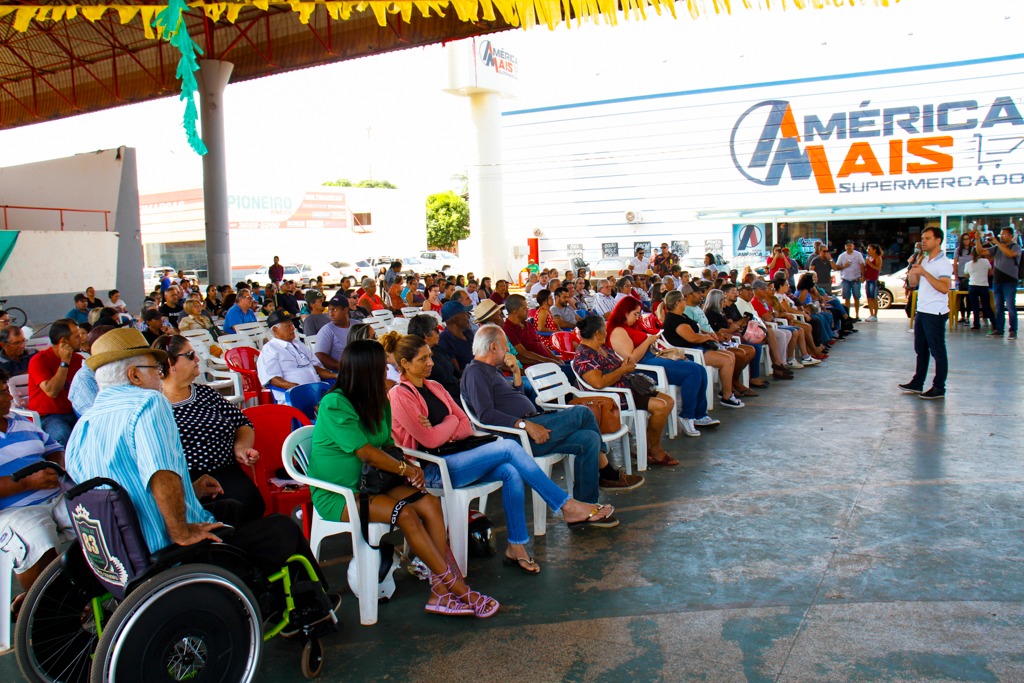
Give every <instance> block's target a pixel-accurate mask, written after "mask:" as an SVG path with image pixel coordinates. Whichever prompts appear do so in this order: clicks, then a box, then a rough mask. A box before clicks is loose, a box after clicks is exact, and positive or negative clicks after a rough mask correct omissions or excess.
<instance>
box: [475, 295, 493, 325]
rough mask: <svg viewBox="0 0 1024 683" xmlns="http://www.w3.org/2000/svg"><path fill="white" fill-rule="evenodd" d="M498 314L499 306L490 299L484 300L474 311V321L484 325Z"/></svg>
mask: <svg viewBox="0 0 1024 683" xmlns="http://www.w3.org/2000/svg"><path fill="white" fill-rule="evenodd" d="M497 312H498V304H496V303H494V302H493V301H491V300H490V299H484V300H483V301H481V302H480V303H478V304H477V305H476V308H474V309H473V320H475V321H476V322H478V323H482V322H483V321H485V320H487V319H488V318H490V317H491V316H493V315H494V314H495V313H497Z"/></svg>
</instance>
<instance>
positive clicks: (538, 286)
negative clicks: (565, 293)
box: [530, 271, 549, 299]
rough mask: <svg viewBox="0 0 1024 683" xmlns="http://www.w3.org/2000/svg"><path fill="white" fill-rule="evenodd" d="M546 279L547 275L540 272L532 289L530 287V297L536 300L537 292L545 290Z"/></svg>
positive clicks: (546, 286) (546, 285)
mask: <svg viewBox="0 0 1024 683" xmlns="http://www.w3.org/2000/svg"><path fill="white" fill-rule="evenodd" d="M548 279H549V278H548V274H547V273H546V272H544V271H541V273H540V275H539V276H538V278H537V282H536V283H535V284H534V285H533V286H532V287H530V296H532V297H533V298H534V299H536V298H537V292H539V291H540V290H542V289H547V288H548Z"/></svg>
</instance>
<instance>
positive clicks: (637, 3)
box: [0, 0, 899, 39]
mask: <svg viewBox="0 0 1024 683" xmlns="http://www.w3.org/2000/svg"><path fill="white" fill-rule="evenodd" d="M271 2H273V4H274V5H276V6H280V5H288V6H289V7H291V10H292V11H293V12H294V13H295V14H296V15H298V16H297V18H298V20H299V21H300V22H301V23H303V24H308V23H309V21H310V19H311V18H312V16H313V13H314V12H315V11H316V9H317V7H319V6H323V7H324V9H325V11H326V13H327V16H328V17H330V18H331V19H333V20H335V21H345V20H348V19H350V18H351V17H352V13H353V12H364V11H366V10H367V9H369V10H370V11H371V12H373V15H374V17H375V18H376V19H377V23H378V24H379V25H380V26H382V27H383V26H386V25H387V15H388V14H398V15H400V16H401V18H402V21H404V22H405V23H410V22H411V21H412V20H413V17H414V16H416V15H419V16H421V17H424V18H429V17H431V16H432V15H436V16H438V17H444V16H445V12H446V10H448V9H452V10H454V11H455V15H456V16H457V17H458V18H459V20H460V21H465V22H473V21H478V20H480V19H483V20H484V21H495V20H496V19H497V17H498V16H500V17H501V19H502V20H503V21H505V22H506V23H508V24H510V25H512V26H521V27H523V28H530V27H532V26H537V25H541V24H543V25H545V26H547V27H548V28H549V29H554V28H555V27H556V26H558V25H559V24H561V23H565V24H566V25H569V24H570V19H569V17H571V16H575V17H576V25H577V26H579V25H580V24H582V22H584V21H593V22H597V21H603V22H604V23H607V24H611V25H615V24H617V23H618V20H619V16H620V14H621V16H622V17H624V18H625V19H626V20H627V21H628V20H629V19H630V18H631V17H632V18H635V19H647V11H648V10H649V9H653V10H654V12H655V14H658V15H660V14H661V10H662V9H663V8H664V9H667V10H668V11H669V13H670V14H671V15H672V17H676V10H675V2H674V1H673V0H621V5H620V0H238V1H236V2H204V1H202V0H199V1H197V2H191V3H189V7H191V8H193V9H195V10H198V11H201V12H203V13H204V14H205V15H206V16H207V17H209V19H210V20H211V21H214V22H217V21H220V20H222V19H223V20H226V21H228V22H230V23H232V24H233V23H235V21H237V19H238V16H239V13H240V12H241V11H242V10H243V9H244V8H246V7H254V8H256V9H260V10H262V11H264V12H265V11H267V10H268V9H269V8H270V5H271ZM685 2H686V10H687V13H688V14H689V15H690V17H692V18H694V19H697V18H699V17H700V16H701V15H705V14H710V13H712V12H713V13H715V14H727V15H728V14H732V10H733V1H732V0H685ZM741 2H742V7H743V9H745V10H755V9H760V10H765V11H771V10H772V0H757V1H756V2H754V1H753V0H741ZM790 2H791V3H792V5H791V6H792V7H794V8H796V9H799V10H805V9H816V10H821V9H829V8H842V7H854V6H857V5H861V6H867V5H873V6H875V7H890V6H892V5H895V4H896V3H898V2H899V0H776V3H775V5H776V7H777V8H778V7H781V9H783V10H786V9H788V8H789V7H788V5H789V3H790ZM165 8H166V5H122V4H109V5H42V4H40V5H19V6H11V5H3V6H0V19H3V18H5V17H9V16H10V15H12V14H13V15H14V21H13V22H12V27H13V28H14V30H15V31H18V32H19V33H23V32H25V31H27V30H28V29H29V26H30V25H31V23H32V22H33V21H36V22H40V23H42V22H58V21H71V20H73V19H75V18H76V17H77V16H78V15H79V14H81V15H82V16H83V17H85V18H86V19H87V20H89V21H93V22H95V21H99V20H100V19H102V18H103V16H104V14H105V13H106V12H107V10H113V11H115V12H117V15H118V19H119V20H120V22H121V23H122V24H128V23H130V22H131V21H133V20H134V19H135V18H136V17H140V18H141V19H140V20H141V21H142V24H143V30H144V31H145V35H146V37H147V38H150V39H156V38H159V33H160V32H159V30H156V31H155V30H154V29H153V26H152V23H153V17H154V16H156V14H157V13H158V12H160V11H161V10H163V9H165Z"/></svg>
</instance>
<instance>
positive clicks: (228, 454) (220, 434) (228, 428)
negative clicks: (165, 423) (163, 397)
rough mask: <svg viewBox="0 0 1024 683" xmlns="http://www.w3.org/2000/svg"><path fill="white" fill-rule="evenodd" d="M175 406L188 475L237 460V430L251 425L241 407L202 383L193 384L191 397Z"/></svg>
mask: <svg viewBox="0 0 1024 683" xmlns="http://www.w3.org/2000/svg"><path fill="white" fill-rule="evenodd" d="M172 407H173V408H174V421H175V422H177V423H178V432H179V433H180V436H181V445H182V447H183V448H184V449H185V459H186V460H187V461H188V472H189V475H191V476H192V477H197V476H199V475H200V474H208V473H210V472H212V471H214V470H216V469H219V468H221V467H224V466H226V465H230V464H231V463H234V462H237V461H236V460H235V432H236V431H237V430H238V428H239V427H252V423H251V422H249V419H248V418H247V417H246V416H245V415H243V414H242V411H241V410H239V409H238V408H236V407H235V406H234V405H232V404H231V403H228V402H227V401H225V400H224V397H223V396H221V395H220V394H218V393H217V392H216V391H214V390H213V389H211V388H210V387H208V386H204V385H202V384H193V385H192V393H191V394H190V395H189V397H188V398H186V399H185V400H184V401H181V402H180V403H174V404H172Z"/></svg>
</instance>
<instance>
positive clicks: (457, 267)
mask: <svg viewBox="0 0 1024 683" xmlns="http://www.w3.org/2000/svg"><path fill="white" fill-rule="evenodd" d="M416 258H418V259H420V260H421V261H423V263H424V264H426V267H425V268H424V270H426V269H427V268H429V269H431V270H433V271H434V272H435V273H436V272H439V271H452V272H454V273H461V272H463V271H462V264H461V263H460V262H459V257H458V256H456V255H455V254H453V253H451V252H450V251H421V252H420V253H419V255H418V256H417V257H416Z"/></svg>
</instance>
